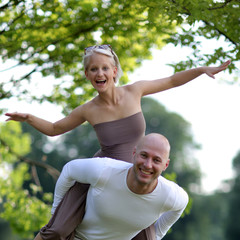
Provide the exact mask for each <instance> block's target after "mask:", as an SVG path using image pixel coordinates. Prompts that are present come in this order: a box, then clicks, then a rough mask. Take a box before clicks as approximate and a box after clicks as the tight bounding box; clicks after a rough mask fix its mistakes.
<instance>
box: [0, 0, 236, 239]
mask: <svg viewBox="0 0 240 240" xmlns="http://www.w3.org/2000/svg"><path fill="white" fill-rule="evenodd" d="M5 2H6V4H7V3H13V1H5ZM34 2H35V3H39V4H38V5H37V4H36V6H34V4H33V3H34ZM57 2H60V3H61V2H67V1H55V4H57ZM68 2H69V3H71V4H72V5H71V8H72V9H74V6H75V7H76V6H78V7H79V6H80V5H81V4H82V9H84V6H85V9H84V10H82V11H83V12H85V11H86V12H88V13H89V14H90V13H94V12H95V13H96V12H97V11H96V4H97V3H101V5H100V6H101V7H102V9H101V10H102V12H105V13H106V9H108V8H109V9H108V10H112V11H113V10H114V9H115V8H116V7H115V8H111V7H112V6H111V5H109V3H112V5H114V4H119V5H118V8H119V9H121V8H122V7H123V8H124V9H125V8H126V9H125V10H124V11H126V12H125V14H127V13H128V14H129V12H128V11H127V10H129V9H130V10H131V11H133V9H132V8H131V7H129V5H128V4H127V2H128V1H125V2H124V1H123V2H121V1H118V3H116V2H115V1H102V2H101V1H83V2H82V3H79V2H78V1H68ZM21 3H22V4H24V6H28V7H29V8H31V7H32V8H33V7H36V9H37V10H36V12H37V14H36V16H42V18H41V19H36V22H37V20H38V21H39V22H40V21H43V20H44V19H45V21H47V18H48V17H49V16H50V15H51V14H50V13H49V12H51V11H52V13H53V12H54V11H53V9H51V11H50V9H48V8H50V7H51V6H52V5H51V2H50V3H49V6H47V4H45V5H41V4H44V1H19V5H18V11H16V13H19V9H21V7H22V8H23V5H21ZM30 3H32V5H31V4H30ZM164 3H165V4H166V5H164ZM187 3H188V1H173V2H172V8H173V9H174V11H176V13H178V14H176V15H175V16H173V20H172V22H173V26H168V27H169V31H168V34H169V35H171V33H172V34H173V36H172V42H171V41H169V42H168V41H166V42H167V44H166V45H164V43H165V42H164V41H162V39H165V38H166V37H167V36H166V29H165V30H164V31H163V32H161V31H160V32H159V33H158V32H157V31H156V32H154V33H151V34H152V35H153V36H150V34H149V36H146V34H145V33H144V31H147V30H148V29H147V28H146V29H144V31H143V30H142V33H143V35H141V31H139V29H141V27H142V25H141V24H140V25H137V26H136V29H137V32H134V33H135V34H136V38H134V37H132V36H131V37H130V38H129V39H128V40H126V39H124V40H125V41H126V43H125V42H124V41H123V39H122V38H123V36H122V33H121V32H120V30H121V29H120V30H119V29H117V27H116V26H115V25H114V23H115V22H116V20H115V19H114V18H113V19H112V21H110V20H109V17H108V16H107V15H106V16H105V19H107V20H108V21H106V22H107V23H108V24H109V26H107V28H108V29H109V32H108V31H107V30H106V29H104V31H103V29H102V26H101V25H100V24H99V26H100V27H99V29H97V30H98V31H96V28H95V29H94V31H93V32H92V33H93V34H90V36H88V35H84V37H82V36H81V37H79V38H81V39H82V42H84V43H80V44H79V42H76V43H78V44H79V45H80V46H81V47H80V46H78V49H74V44H76V43H74V44H73V42H74V40H73V39H70V40H69V42H68V43H65V44H68V47H66V49H68V48H70V49H74V50H75V52H74V51H73V50H72V52H71V53H69V52H66V53H65V54H66V55H67V56H68V57H69V56H71V54H78V55H79V56H80V57H81V54H82V52H83V49H84V47H85V46H88V45H92V44H94V43H101V40H103V42H104V43H105V42H106V41H107V42H108V43H111V45H112V46H113V48H114V49H115V50H116V52H117V54H118V55H119V57H120V62H121V63H122V62H123V61H124V62H123V64H122V65H123V69H124V70H125V71H124V72H125V75H124V77H123V80H122V82H120V84H123V83H126V82H129V83H131V82H134V81H136V80H147V79H149V80H150V79H155V78H160V77H165V76H169V75H171V74H173V73H174V68H173V67H172V66H167V65H166V64H172V65H173V66H175V67H176V66H178V68H175V70H177V71H178V70H182V67H183V65H184V67H187V68H189V67H193V66H194V65H193V63H191V61H189V59H190V60H193V59H194V60H195V63H196V66H201V65H204V63H206V64H208V65H214V64H215V65H216V64H220V62H222V61H224V60H225V61H226V60H228V59H231V60H232V62H233V63H232V67H231V69H230V72H228V71H225V72H224V73H220V74H217V75H216V76H215V77H216V79H211V78H209V77H207V76H201V77H199V78H197V79H196V80H194V81H192V82H191V83H188V84H186V85H185V86H181V87H179V88H176V89H172V90H169V91H166V92H163V93H160V94H155V95H153V96H151V99H148V98H147V99H146V100H145V101H144V102H143V111H144V115H145V118H146V122H147V126H148V128H147V131H149V132H150V131H157V132H161V133H166V134H165V135H166V136H167V137H169V138H170V142H171V140H172V142H174V141H178V142H179V143H180V142H181V144H179V145H177V146H175V145H174V146H173V151H174V152H173V154H172V156H171V159H172V163H171V164H173V165H174V166H173V167H172V168H171V169H170V171H169V174H170V173H175V174H176V176H175V177H174V174H172V175H170V176H168V177H172V178H176V180H177V182H178V183H180V184H181V185H183V186H184V187H185V188H186V189H187V190H188V192H189V194H190V196H191V200H192V206H189V209H190V208H191V210H190V213H186V215H185V217H184V218H183V219H182V220H181V221H180V222H179V223H177V224H176V226H174V227H173V231H172V232H171V233H169V235H168V236H166V237H165V239H173V240H174V239H189V240H190V239H204V240H205V239H210V240H214V239H216V240H221V239H227V240H228V239H229V240H231V239H239V236H240V233H239V229H238V224H237V223H238V221H239V219H238V214H237V212H239V211H240V209H239V204H238V203H239V199H240V192H239V186H238V184H239V183H238V181H239V163H240V159H239V158H240V156H239V150H240V146H239V142H240V141H239V138H240V137H239V133H240V131H239V130H240V125H239V120H240V113H239V98H240V97H239V83H238V77H239V71H238V69H239V28H236V29H234V27H236V26H235V25H233V23H232V24H230V22H229V21H228V23H226V22H224V21H226V19H227V18H228V17H230V14H232V15H231V16H232V21H233V20H234V17H235V18H236V21H237V22H236V23H238V26H239V18H238V16H239V15H238V14H237V10H239V1H215V2H212V1H203V2H201V3H202V5H198V4H200V3H198V2H197V1H196V2H191V5H188V4H187ZM203 3H205V5H204V4H203ZM28 4H29V5H28ZM52 4H53V3H52ZM84 4H85V5H84ZM104 4H105V5H104ZM124 4H126V5H124ZM132 4H136V6H138V7H139V6H141V8H140V7H139V8H138V7H137V8H136V10H137V11H136V12H134V13H131V14H130V17H128V18H127V19H126V23H125V24H126V25H127V26H128V24H129V22H131V24H132V22H133V19H134V18H135V17H136V19H138V18H139V17H141V18H143V17H146V16H144V15H143V16H142V15H139V11H140V9H142V8H144V9H145V11H146V9H151V10H153V9H152V8H153V6H154V4H155V5H156V4H157V3H156V1H149V3H148V4H149V5H147V4H146V3H142V2H141V1H134V2H133V3H132ZM141 4H142V5H141ZM162 4H163V5H161V6H159V7H162V8H163V9H164V7H165V10H166V13H169V15H170V13H172V12H173V10H171V11H170V10H169V5H168V4H169V3H166V2H165V1H163V3H162ZM194 4H195V5H194ZM214 4H215V5H214ZM151 5H153V6H151ZM1 6H4V2H3V3H2V5H1ZM9 6H10V5H9ZM16 6H17V5H16ZM93 6H95V7H93ZM119 6H121V7H119ZM207 6H208V7H207ZM210 6H211V7H210ZM187 7H188V10H189V12H191V15H189V16H191V17H192V18H194V16H195V18H196V19H195V22H194V21H193V20H192V19H190V21H189V19H188V18H190V17H187V13H186V9H187ZM69 8H70V7H69ZM210 8H212V9H221V10H222V11H221V12H218V13H215V12H214V14H217V17H218V18H216V16H215V18H216V19H218V21H216V22H214V19H207V17H208V18H209V17H210V16H207V15H208V14H209V11H211V14H212V11H213V10H210ZM6 9H8V8H5V10H4V8H1V13H2V15H1V17H2V19H3V17H4V16H5V17H7V16H8V14H7V11H6ZM16 9H17V8H16ZM40 9H41V11H42V12H44V11H45V14H42V12H41V11H40ZM76 9H77V8H76ZM76 9H75V11H76ZM98 9H100V7H98ZM9 10H10V12H11V11H12V13H13V12H14V5H13V7H12V8H9ZM233 10H236V14H235V15H236V16H235V15H233ZM4 11H5V13H6V14H5V15H4ZM79 11H80V13H81V10H79ZM124 11H122V17H123V16H125V15H124ZM159 11H160V10H159ZM178 11H179V12H180V13H179V12H178ZM181 11H182V12H181ZM47 12H48V13H47ZM100 12H101V11H99V13H100ZM110 12H111V11H110ZM199 12H200V13H201V14H200V15H201V16H200V18H201V17H202V19H199ZM54 13H55V12H54ZM160 13H161V14H160ZM58 14H60V13H55V15H58ZM112 14H113V13H112ZM154 14H156V15H155V16H156V18H155V19H154V20H155V22H152V23H151V24H152V25H151V24H150V23H147V20H146V19H145V25H149V27H152V28H154V27H156V24H159V25H161V24H162V23H159V22H160V21H159V20H160V19H161V17H160V15H161V16H164V13H163V12H158V13H154ZM157 14H160V15H157ZM221 14H222V15H221ZM30 15H31V14H30ZM30 15H29V16H30ZM52 15H54V14H52ZM73 15H74V14H73ZM82 15H84V14H82ZM90 15H91V14H90ZM212 15H213V14H212ZM59 16H60V15H59ZM179 16H183V20H184V21H183V22H180V21H179V20H178V21H179V22H178V21H177V17H179ZM220 16H225V17H222V18H221V17H220ZM9 17H11V18H13V15H11V16H10V14H9ZM55 17H56V16H55ZM66 17H67V16H66ZM74 17H75V15H74V16H73V17H71V19H70V22H72V25H74ZM120 17H121V16H118V18H119V19H120ZM148 17H149V22H150V21H153V19H152V18H151V19H150V17H151V16H150V12H149V15H148ZM11 18H10V19H11ZM31 18H32V19H33V16H31ZM62 18H63V19H64V17H62ZM53 19H54V18H53ZM55 19H56V18H55ZM66 19H67V18H66ZM119 19H118V21H119ZM163 19H164V18H163ZM216 19H215V20H216ZM157 20H158V21H157ZM220 20H222V21H223V22H221V21H220ZM56 21H57V20H56ZM82 21H83V20H82ZM85 21H86V20H85ZM103 21H104V20H103ZM114 21H115V22H114ZM128 21H129V22H128ZM188 21H189V22H188ZM207 21H209V22H211V21H212V22H211V23H214V24H209V25H210V28H207V27H206V26H207V24H206V22H207ZM16 22H17V20H16ZM83 22H84V21H83ZM122 22H124V21H123V20H122ZM176 22H177V23H178V24H179V27H180V26H182V27H184V29H185V31H190V32H188V34H186V33H185V32H184V31H183V30H182V29H180V28H176ZM4 23H5V25H4ZM7 23H8V24H9V26H10V27H9V29H8V28H7V27H6V26H7ZM80 23H81V21H80V20H79V23H78V24H80ZM21 24H22V25H21ZM61 24H62V25H63V26H64V24H63V23H61ZM61 24H60V23H59V26H58V27H61ZM111 24H112V26H110V25H111ZM204 24H206V26H204ZM224 24H225V25H224ZM12 25H14V24H12ZM26 25H27V22H26V21H22V22H20V23H19V22H18V26H14V27H16V28H18V29H19V26H23V27H24V26H25V28H26V29H28V28H27V27H26ZM117 25H120V24H119V23H118V24H117ZM129 25H130V24H129ZM228 25H230V26H231V28H230V29H231V31H230V29H228V27H229V26H228ZM50 26H51V25H50ZM113 26H114V27H113ZM219 26H221V28H222V29H221V31H219V28H220V27H219ZM1 27H2V33H1V38H0V41H1V42H2V45H1V47H2V50H1V61H2V63H1V70H2V71H1V80H0V84H1V85H0V86H1V99H0V107H1V108H2V109H3V113H4V112H6V111H8V112H11V111H19V112H30V113H33V114H35V115H37V116H39V117H43V118H45V119H48V120H51V121H56V120H58V119H59V118H61V117H62V116H64V115H63V113H64V114H66V113H67V112H68V111H70V110H71V109H72V108H73V107H74V106H76V105H77V104H79V103H80V102H81V101H83V100H84V98H86V99H88V98H89V97H91V96H92V95H93V92H92V91H91V90H90V88H89V86H88V85H87V83H86V82H84V80H83V79H82V78H84V75H83V72H82V70H80V69H81V67H82V66H81V64H80V63H81V62H80V60H79V59H78V58H77V61H79V62H75V60H73V59H74V57H73V58H72V59H67V60H68V61H66V62H64V60H61V58H60V55H61V54H63V53H61V51H60V50H58V48H59V49H60V47H62V48H64V47H63V46H58V47H56V46H57V44H58V43H55V44H56V46H54V44H49V45H48V48H47V52H44V51H43V54H42V56H40V55H41V54H39V53H38V54H39V56H40V57H39V59H38V56H34V54H33V53H32V52H34V49H36V52H37V47H39V46H41V44H42V45H44V44H46V42H47V41H49V40H51V41H53V40H52V39H51V36H46V39H45V36H44V35H42V36H41V35H40V36H37V35H36V33H35V38H32V40H29V39H28V41H27V40H26V39H25V41H24V40H23V39H21V38H23V36H25V35H24V34H28V35H30V36H29V37H31V33H30V32H24V30H22V31H23V32H22V33H21V34H20V32H17V31H16V33H11V31H10V30H11V24H10V20H9V21H6V19H5V22H2V25H1ZM28 27H29V26H28ZM125 27H126V26H125ZM201 27H203V29H204V31H203V32H202V33H205V34H206V35H205V36H198V35H197V34H196V33H198V34H200V33H201V32H198V31H199V28H201ZM111 28H113V29H115V30H118V31H117V33H118V34H119V35H117V34H116V35H117V36H118V38H116V36H114V37H115V38H113V39H115V40H114V41H112V40H111V38H110V37H112V32H111V31H112V30H111ZM132 28H133V27H132ZM165 28H166V26H165ZM211 28H212V29H211ZM20 29H21V28H20ZM23 29H24V28H23ZM129 29H130V30H129V31H131V28H130V27H129ZM136 29H135V30H136ZM233 29H234V30H235V31H232V30H233ZM50 30H52V28H50ZM50 30H49V31H50ZM214 30H215V35H214V34H213V33H214ZM101 31H102V32H104V34H102V35H101V34H100V33H101ZM122 31H123V32H124V30H122ZM148 31H149V32H151V31H150V30H148ZM175 31H177V33H175ZM89 32H91V31H89ZM125 33H126V30H125ZM130 33H131V32H130ZM130 33H129V34H130ZM174 33H175V34H174ZM207 33H211V34H212V36H211V37H206V36H207ZM223 33H224V34H223ZM79 34H80V33H79ZM137 34H139V36H138V35H137ZM158 34H159V35H158ZM178 34H179V35H178ZM181 34H182V35H181ZM184 34H185V35H184ZM194 34H196V36H194ZM80 35H81V34H80ZM203 35H204V34H203ZM36 36H37V37H38V38H37V40H38V41H36ZM120 36H121V37H120ZM176 36H178V37H179V39H182V42H180V40H179V39H178V41H179V42H178V45H176V44H174V43H176V42H174V41H176ZM180 36H181V38H180ZM189 36H191V37H192V38H190V40H191V42H189V39H188V38H189ZM17 37H19V38H17ZM52 37H53V36H52ZM58 37H59V36H58ZM10 38H12V39H11V40H12V41H13V40H14V41H16V42H15V45H17V46H18V48H17V47H16V48H15V45H12V46H11V44H9V42H10V41H9V42H7V41H6V39H10ZM77 38H78V37H76V39H77ZM146 38H147V40H148V41H146ZM209 38H210V39H209ZM116 39H117V40H116ZM160 39H161V40H160ZM234 39H235V40H236V41H233V40H234ZM44 40H46V42H44ZM230 40H231V41H230ZM31 41H32V42H31ZM41 41H42V42H41ZM63 41H64V40H63ZM36 42H39V43H38V44H39V45H36V46H35V47H34V44H37V43H36ZM145 42H146V43H145ZM18 43H19V45H18ZM20 43H21V44H20ZM89 43H92V44H89ZM193 43H194V44H193ZM4 44H5V45H4ZM28 44H29V45H28ZM69 44H72V45H70V46H69ZM121 45H123V47H122V48H121ZM175 45H176V46H175ZM185 45H187V46H185ZM4 46H5V47H4ZM126 46H127V48H126ZM196 46H197V47H196ZM145 48H146V49H147V50H149V52H147V51H146V49H145ZM157 48H161V49H160V50H158V49H157ZM128 49H130V50H128ZM196 49H197V50H198V51H199V52H194V51H196ZM219 49H221V50H219ZM21 50H22V52H21ZM57 50H58V51H57ZM216 50H218V51H216ZM24 51H25V52H24ZM128 51H129V52H128ZM53 52H56V53H55V54H56V55H53ZM13 53H14V54H13ZM119 53H120V54H119ZM124 53H125V54H124ZM21 54H22V55H21ZM24 54H25V55H24ZM204 54H205V57H202V56H203V55H204ZM47 55H49V56H51V57H48V56H47ZM31 56H32V57H31ZM63 56H64V55H63ZM73 56H75V55H73ZM151 56H152V59H149V58H151ZM197 57H199V59H197ZM28 58H29V59H30V60H29V59H28ZM55 58H56V59H55ZM75 58H76V56H75ZM26 59H27V61H26ZM128 59H130V60H129V62H128ZM203 59H204V61H205V62H204V61H203ZM71 60H72V61H71ZM198 60H199V61H198ZM54 61H56V66H57V64H58V65H60V66H62V67H63V69H59V68H57V67H56V66H55V64H54ZM61 61H63V62H62V63H61ZM180 61H185V62H184V64H179V65H178V64H177V63H179V62H180ZM44 63H45V65H44ZM46 63H47V64H46ZM51 63H52V64H51ZM140 63H141V66H140ZM61 64H62V65H61ZM14 65H16V66H15V67H14V68H12V66H14ZM35 66H38V67H39V69H41V67H42V69H41V70H39V72H37V71H35V72H33V73H34V75H32V76H31V77H30V78H29V76H27V74H26V73H28V72H31V71H32V69H33V67H34V68H35ZM71 67H72V68H73V69H74V70H71ZM75 68H76V70H75ZM4 69H9V70H8V71H3V70H4ZM78 72H79V74H80V75H81V76H80V77H79V76H78ZM49 75H51V76H49ZM69 76H74V77H75V78H76V79H78V78H80V79H79V81H73V80H72V78H71V77H69ZM55 84H57V85H58V87H56V86H55ZM81 86H83V87H82V88H83V89H81ZM76 89H77V91H76ZM51 95H53V98H51V97H49V96H51ZM77 95H79V96H80V97H78V96H77ZM43 96H44V97H43ZM54 97H55V98H54ZM153 99H155V100H157V101H156V102H155V101H154V100H153ZM64 101H66V102H67V101H68V102H69V103H64ZM68 104H69V105H68ZM63 109H64V110H65V111H64V112H63V111H62V110H63ZM5 119H6V117H4V116H3V115H2V116H1V126H0V133H1V135H0V138H1V146H0V153H1V155H0V157H1V159H0V160H1V171H0V172H1V178H2V179H1V190H0V197H1V217H2V220H1V225H0V238H1V239H7V240H8V239H9V240H11V239H13V240H15V239H32V236H33V234H34V233H36V231H37V229H39V227H40V226H42V225H43V224H44V223H45V221H46V220H47V219H48V217H49V215H48V214H47V212H48V211H49V209H50V205H51V193H52V192H53V187H54V184H55V181H56V178H57V175H58V173H59V171H60V170H61V168H62V166H63V164H64V163H66V162H67V161H68V160H70V159H72V158H74V157H90V156H92V155H93V154H94V152H95V151H96V150H97V149H98V143H97V141H96V136H95V135H94V132H93V131H92V129H91V128H90V127H89V126H87V125H84V126H82V127H79V129H77V130H76V131H75V130H74V131H72V133H68V134H66V135H64V136H62V137H54V138H47V137H45V136H42V135H41V134H39V133H37V132H36V131H35V130H33V129H31V128H30V127H28V126H27V125H26V124H22V125H21V128H20V127H19V124H14V123H8V124H6V123H5V122H4V120H5ZM21 129H22V130H21ZM21 131H23V133H21ZM176 133H177V134H176ZM26 134H30V136H31V137H30V138H29V136H28V135H26ZM176 135H178V136H176ZM86 139H88V141H87V140H86ZM30 146H31V149H30ZM22 162H24V163H25V164H20V163H22ZM232 163H234V165H233V168H232ZM50 165H51V166H50ZM52 167H53V168H52ZM11 173H12V174H11ZM27 173H28V174H27ZM27 199H29V200H27ZM41 224H42V225H41Z"/></svg>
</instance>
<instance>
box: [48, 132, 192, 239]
mask: <svg viewBox="0 0 240 240" xmlns="http://www.w3.org/2000/svg"><path fill="white" fill-rule="evenodd" d="M169 153H170V144H169V142H168V140H167V139H166V138H165V137H164V136H163V135H160V134H156V133H153V134H149V135H147V136H145V137H143V138H142V140H141V141H140V142H139V144H138V146H137V147H136V148H135V150H134V155H133V164H131V163H127V162H123V161H117V160H114V159H110V158H92V159H78V160H73V161H71V162H69V163H67V164H66V165H65V166H64V168H63V171H62V173H61V175H60V177H59V179H58V181H57V184H56V189H55V196H54V203H53V211H54V209H55V208H56V206H57V205H58V204H59V203H60V201H61V199H62V198H63V196H64V194H65V193H66V192H67V191H68V189H69V188H70V187H71V186H72V185H73V184H74V183H75V181H78V182H82V183H88V184H90V188H89V191H88V195H87V203H86V213H85V215H84V218H83V221H82V223H81V224H80V225H79V226H78V227H77V229H76V235H75V239H74V240H78V239H82V240H85V239H91V240H95V239H102V240H129V239H131V238H133V237H134V236H135V235H137V234H138V233H139V232H140V231H141V230H142V229H145V228H147V227H148V226H150V225H152V224H154V227H155V232H156V239H162V238H163V236H164V235H165V234H166V233H167V231H168V230H169V228H170V227H171V226H172V225H173V224H174V223H175V222H176V221H177V220H178V219H179V217H180V216H181V214H182V212H183V211H184V209H185V207H186V205H187V203H188V195H187V193H186V192H185V191H184V190H183V189H182V188H181V187H179V186H178V185H177V184H175V183H174V182H171V181H169V180H167V179H165V178H163V177H162V176H161V173H162V172H163V171H165V170H166V169H167V167H168V165H169V161H170V160H169Z"/></svg>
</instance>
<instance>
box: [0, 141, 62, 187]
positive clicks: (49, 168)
mask: <svg viewBox="0 0 240 240" xmlns="http://www.w3.org/2000/svg"><path fill="white" fill-rule="evenodd" d="M0 143H1V144H2V145H3V146H4V147H6V148H8V152H9V153H11V154H13V155H15V156H16V157H17V158H18V159H19V160H20V161H21V162H25V163H28V164H30V165H32V166H38V167H41V168H44V169H46V171H47V172H48V174H49V175H51V176H52V178H53V179H54V180H57V179H58V177H59V175H60V172H59V171H58V170H57V169H56V168H54V167H52V166H50V165H49V164H47V163H44V162H42V161H41V162H39V161H35V160H31V159H29V158H26V157H22V156H19V155H18V154H17V153H15V152H14V151H13V150H12V149H11V147H10V146H9V145H8V144H7V143H6V142H5V141H4V140H3V139H1V138H0ZM36 184H37V183H36ZM37 185H38V184H37Z"/></svg>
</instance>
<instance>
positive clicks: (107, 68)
mask: <svg viewBox="0 0 240 240" xmlns="http://www.w3.org/2000/svg"><path fill="white" fill-rule="evenodd" d="M89 58H90V59H89V64H88V67H87V69H86V70H85V75H86V77H87V79H88V80H90V81H91V83H92V85H93V87H94V88H95V89H96V90H97V91H98V92H103V91H105V90H106V89H107V88H108V86H111V85H112V84H114V78H115V77H116V74H117V67H115V66H114V65H113V60H112V59H111V57H109V56H106V55H104V54H100V53H94V54H93V55H92V56H90V57H89Z"/></svg>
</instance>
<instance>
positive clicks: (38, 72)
mask: <svg viewBox="0 0 240 240" xmlns="http://www.w3.org/2000/svg"><path fill="white" fill-rule="evenodd" d="M199 38H204V39H217V40H219V39H220V38H221V39H223V40H224V42H226V43H227V44H228V46H229V47H228V49H223V47H222V46H221V47H217V46H216V47H215V49H212V52H211V53H202V52H201V42H200V41H199ZM239 42H240V28H239V1H238V0H225V1H214V0H201V1H198V0H191V1H190V0H185V1H182V0H171V1H167V0H164V1H156V0H149V1H143V0H131V1H130V0H108V1H103V0H82V1H77V0H68V1H67V0H48V1H46V0H18V1H16V0H4V1H2V2H1V3H0V56H1V59H2V61H3V62H4V63H6V64H5V65H3V67H2V69H1V72H4V73H8V72H10V76H9V78H8V77H7V78H6V79H2V81H3V82H2V83H0V100H1V99H7V98H10V97H12V96H15V97H18V98H20V99H24V100H28V101H32V99H36V100H37V101H39V102H42V101H44V100H47V101H51V102H55V103H58V104H60V105H62V107H63V111H64V112H65V113H67V112H69V110H71V109H72V108H74V107H76V106H78V105H79V104H81V103H83V102H85V101H86V100H87V99H89V98H90V97H92V96H93V94H94V89H92V87H91V85H90V83H89V82H88V81H87V80H86V78H85V76H84V70H83V66H82V58H83V53H84V48H85V47H87V46H91V45H94V44H101V43H108V44H111V45H112V47H113V49H114V50H115V51H116V53H117V54H118V56H119V59H120V62H121V64H122V68H123V70H124V73H125V74H124V76H123V78H122V79H121V81H120V83H121V84H123V83H126V82H127V81H128V78H127V73H128V72H132V71H133V70H134V69H136V67H138V66H140V64H141V62H142V60H144V59H150V58H151V49H152V48H161V47H163V46H164V45H165V44H167V43H172V44H174V45H181V46H188V47H191V48H192V49H193V53H192V54H191V55H190V56H188V59H187V61H184V62H181V63H179V64H174V65H172V66H173V67H174V68H175V70H176V71H180V70H183V69H184V68H186V67H188V68H189V67H193V66H200V65H204V64H208V65H209V64H212V63H216V62H219V61H221V62H222V61H225V60H227V59H231V60H232V64H231V65H230V66H229V68H228V69H229V71H230V72H232V71H233V70H236V69H237V67H236V63H237V61H239V59H240V53H239ZM186 57H187V56H186ZM5 66H6V67H5ZM39 76H41V77H42V79H43V80H42V81H45V82H46V86H47V85H48V80H47V79H45V78H44V77H46V76H53V77H54V85H55V86H54V88H53V92H52V93H51V94H45V95H43V96H42V95H41V96H36V95H34V94H32V92H31V91H30V90H29V87H28V86H29V83H30V82H31V83H34V84H36V82H35V79H36V78H39ZM66 100H67V101H66Z"/></svg>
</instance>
